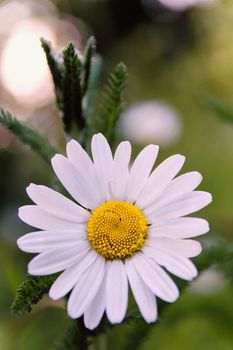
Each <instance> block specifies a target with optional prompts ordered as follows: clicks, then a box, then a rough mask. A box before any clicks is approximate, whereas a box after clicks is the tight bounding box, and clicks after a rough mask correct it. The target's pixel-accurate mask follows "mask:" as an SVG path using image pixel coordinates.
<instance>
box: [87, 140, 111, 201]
mask: <svg viewBox="0 0 233 350" xmlns="http://www.w3.org/2000/svg"><path fill="white" fill-rule="evenodd" d="M91 150H92V157H93V161H94V165H95V170H96V178H97V181H98V187H99V191H100V193H101V196H102V198H104V199H105V200H109V199H110V191H109V186H110V182H111V181H112V176H113V158H112V151H111V148H110V146H109V144H108V142H107V140H106V138H105V137H104V136H103V135H102V134H96V135H94V136H93V137H92V141H91Z"/></svg>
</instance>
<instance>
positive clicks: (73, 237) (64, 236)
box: [17, 230, 87, 253]
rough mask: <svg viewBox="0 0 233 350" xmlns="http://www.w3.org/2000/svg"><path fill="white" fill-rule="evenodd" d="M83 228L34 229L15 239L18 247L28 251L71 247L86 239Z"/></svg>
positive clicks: (36, 251) (39, 251)
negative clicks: (70, 229)
mask: <svg viewBox="0 0 233 350" xmlns="http://www.w3.org/2000/svg"><path fill="white" fill-rule="evenodd" d="M86 236H87V234H86V232H85V231H84V230H79V231H78V230H73V231H68V230H62V231H58V230H55V231H36V232H31V233H28V234H26V235H24V236H22V237H20V238H19V239H18V240H17V244H18V247H19V248H20V249H21V250H23V251H24V252H28V253H42V252H44V251H47V250H53V249H57V248H62V247H66V248H68V249H69V248H71V247H73V246H74V245H76V244H79V243H80V242H83V241H85V240H86Z"/></svg>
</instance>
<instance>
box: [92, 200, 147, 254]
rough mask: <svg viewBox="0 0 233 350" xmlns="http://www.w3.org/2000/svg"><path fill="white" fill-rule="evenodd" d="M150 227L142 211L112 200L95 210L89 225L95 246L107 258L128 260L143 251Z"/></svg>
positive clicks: (131, 205)
mask: <svg viewBox="0 0 233 350" xmlns="http://www.w3.org/2000/svg"><path fill="white" fill-rule="evenodd" d="M147 231H148V226H147V222H146V218H145V216H144V214H143V212H142V211H141V210H139V209H138V208H137V207H136V206H135V205H133V204H131V203H127V202H120V201H108V202H106V203H104V204H102V205H100V206H99V207H98V208H97V209H95V210H93V211H92V215H91V218H90V220H89V222H88V224H87V233H88V240H89V242H90V244H91V246H92V247H93V248H94V249H95V250H96V251H97V252H98V253H99V254H100V255H102V256H103V257H104V258H105V259H107V260H113V259H125V258H127V257H130V256H132V255H134V254H135V253H136V252H137V251H139V250H140V249H141V248H142V247H143V245H144V242H145V239H146V237H147Z"/></svg>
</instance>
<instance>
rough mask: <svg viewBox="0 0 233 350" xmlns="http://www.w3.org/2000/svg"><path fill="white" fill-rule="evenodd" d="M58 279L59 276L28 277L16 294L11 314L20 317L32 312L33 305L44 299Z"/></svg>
mask: <svg viewBox="0 0 233 350" xmlns="http://www.w3.org/2000/svg"><path fill="white" fill-rule="evenodd" d="M56 278H57V274H56V275H50V276H43V277H38V276H31V275H28V276H27V278H26V280H25V281H24V282H22V283H21V285H20V286H19V288H18V290H17V292H16V297H15V301H14V302H13V304H12V306H11V312H12V313H13V314H14V315H18V316H19V315H22V314H24V313H25V312H30V311H31V309H32V305H33V304H37V303H38V302H39V301H40V300H41V299H42V297H43V295H44V294H45V293H47V292H48V291H49V289H50V287H51V285H52V284H53V282H54V281H55V279H56Z"/></svg>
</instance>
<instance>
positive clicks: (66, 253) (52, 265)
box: [28, 241, 89, 276]
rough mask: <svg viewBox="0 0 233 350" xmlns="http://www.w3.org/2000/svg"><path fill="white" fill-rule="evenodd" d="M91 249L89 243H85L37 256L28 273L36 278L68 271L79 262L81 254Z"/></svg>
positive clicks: (29, 266)
mask: <svg viewBox="0 0 233 350" xmlns="http://www.w3.org/2000/svg"><path fill="white" fill-rule="evenodd" d="M87 248H89V243H88V242H86V241H84V242H80V244H78V245H76V246H75V247H72V248H69V249H66V248H58V249H54V250H50V251H47V252H44V253H41V254H39V255H37V256H36V257H35V258H33V259H32V260H31V261H30V263H29V264H28V272H29V273H30V274H31V275H35V276H44V275H50V274H52V273H55V272H59V271H62V270H65V269H67V268H68V267H70V266H71V265H73V264H75V262H76V261H78V258H79V254H82V253H83V252H84V251H86V249H87Z"/></svg>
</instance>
